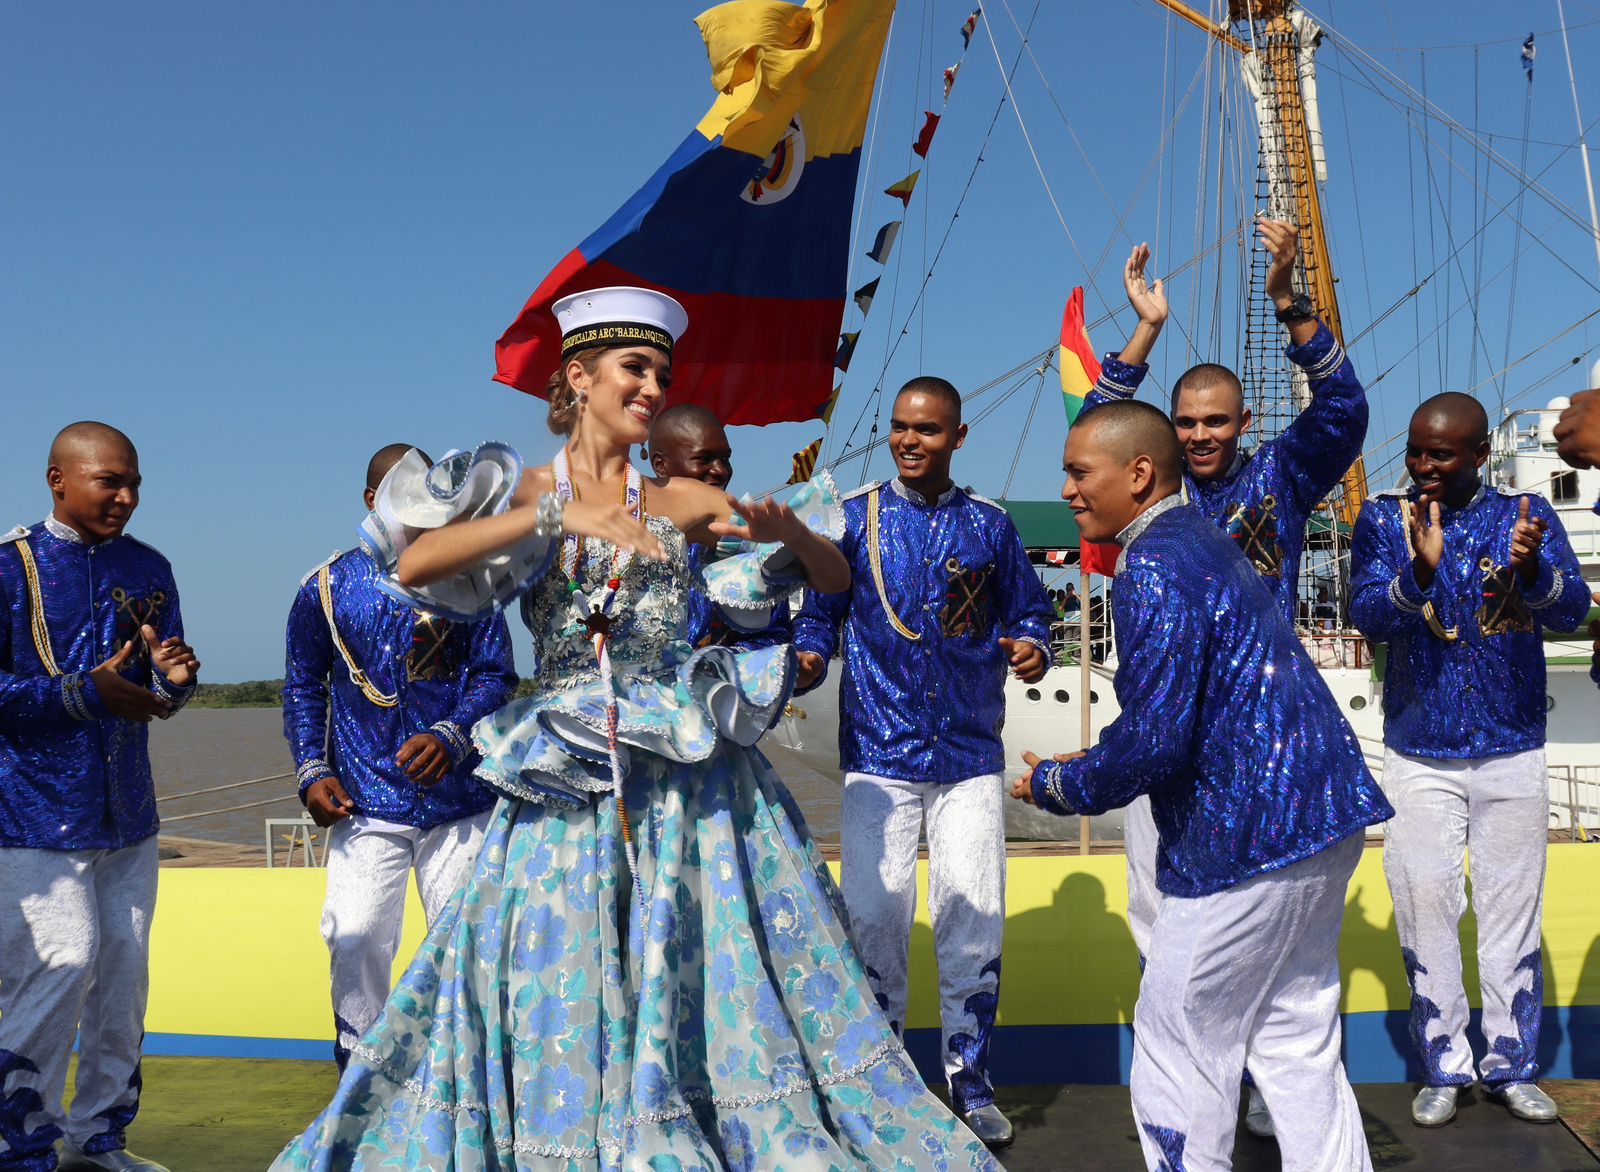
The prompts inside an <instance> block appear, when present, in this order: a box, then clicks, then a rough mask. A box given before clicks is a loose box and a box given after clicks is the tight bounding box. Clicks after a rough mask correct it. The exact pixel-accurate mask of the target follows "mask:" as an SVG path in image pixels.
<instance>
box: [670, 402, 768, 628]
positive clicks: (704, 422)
mask: <svg viewBox="0 0 1600 1172" xmlns="http://www.w3.org/2000/svg"><path fill="white" fill-rule="evenodd" d="M650 470H651V471H652V472H654V473H655V474H656V475H657V476H684V477H687V478H689V479H690V480H699V481H703V482H704V483H706V484H709V485H710V486H711V487H712V488H724V489H725V488H727V487H728V482H729V481H731V480H732V479H733V447H732V445H731V444H729V443H728V432H727V429H726V428H724V427H723V426H722V420H720V419H718V418H717V417H716V415H715V414H714V413H713V412H711V411H710V410H708V409H707V408H705V407H701V406H698V405H697V404H694V403H679V404H677V405H676V406H673V407H668V408H667V409H666V410H665V411H663V412H661V414H659V415H657V416H656V419H655V422H654V423H653V424H651V426H650ZM711 552H712V551H710V550H709V549H707V547H706V546H703V545H690V546H689V568H690V570H691V571H693V572H695V573H696V574H698V572H699V570H700V569H701V568H702V567H703V566H704V565H705V564H706V557H707V554H709V553H711ZM733 613H736V612H730V611H725V610H724V609H723V608H722V607H719V606H713V605H712V603H711V600H710V599H709V598H707V597H706V596H705V593H704V592H703V591H701V590H698V589H695V590H691V591H690V593H689V624H688V629H687V633H686V634H685V635H684V638H685V639H686V640H687V641H688V643H689V646H691V647H707V646H711V645H713V644H715V645H717V646H719V647H736V648H740V649H742V650H746V651H753V650H756V649H757V648H761V647H774V646H777V645H778V644H780V643H788V642H790V641H791V640H792V638H793V637H794V631H793V628H794V622H793V616H792V615H791V612H790V609H789V601H788V599H783V600H780V601H779V602H778V603H776V604H775V605H774V606H773V607H772V609H771V610H770V611H760V612H751V614H757V613H759V614H760V616H761V625H760V626H758V627H755V628H753V629H747V628H743V627H739V626H736V625H734V623H733V622H732V621H731V620H730V617H729V616H730V614H733Z"/></svg>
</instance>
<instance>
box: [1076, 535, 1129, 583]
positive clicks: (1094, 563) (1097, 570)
mask: <svg viewBox="0 0 1600 1172" xmlns="http://www.w3.org/2000/svg"><path fill="white" fill-rule="evenodd" d="M1121 553H1122V547H1121V546H1119V545H1118V544H1117V543H1116V542H1114V541H1104V542H1101V541H1085V542H1083V543H1082V544H1081V545H1079V546H1078V559H1079V561H1080V562H1081V563H1082V565H1083V568H1084V569H1085V570H1086V571H1087V572H1089V573H1091V574H1103V575H1104V576H1105V577H1107V578H1109V577H1111V576H1112V575H1113V574H1115V573H1116V572H1117V557H1118V555H1119V554H1121Z"/></svg>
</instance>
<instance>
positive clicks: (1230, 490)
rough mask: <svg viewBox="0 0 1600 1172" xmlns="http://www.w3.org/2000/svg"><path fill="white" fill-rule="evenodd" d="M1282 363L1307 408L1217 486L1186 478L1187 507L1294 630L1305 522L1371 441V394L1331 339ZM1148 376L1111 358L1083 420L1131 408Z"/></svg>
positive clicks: (1318, 339) (1308, 344) (1320, 330)
mask: <svg viewBox="0 0 1600 1172" xmlns="http://www.w3.org/2000/svg"><path fill="white" fill-rule="evenodd" d="M1285 353H1286V354H1288V356H1289V358H1290V360H1291V361H1293V362H1294V363H1295V364H1296V365H1297V366H1299V367H1300V368H1301V369H1302V370H1304V371H1305V374H1306V379H1307V381H1308V382H1309V383H1310V387H1311V402H1310V403H1309V404H1307V406H1306V408H1305V410H1303V411H1301V412H1300V414H1299V415H1298V416H1296V417H1295V420H1294V422H1293V423H1291V424H1289V426H1288V427H1286V428H1284V429H1283V433H1282V434H1281V435H1279V436H1278V437H1277V438H1275V439H1270V440H1267V441H1266V442H1265V443H1263V444H1262V445H1261V446H1260V447H1258V448H1256V449H1255V450H1254V451H1253V452H1251V453H1249V454H1248V455H1244V456H1241V457H1240V459H1239V461H1238V462H1237V463H1236V464H1235V465H1234V467H1233V468H1232V469H1230V470H1229V472H1228V473H1227V474H1226V475H1225V476H1222V477H1220V478H1219V479H1217V480H1212V481H1206V482H1202V481H1198V480H1196V479H1195V478H1194V477H1192V476H1189V475H1188V474H1187V473H1185V475H1184V488H1185V490H1186V491H1187V494H1188V498H1189V503H1190V504H1191V505H1193V506H1194V507H1195V508H1197V509H1199V510H1200V511H1201V512H1202V513H1204V514H1205V515H1206V516H1207V517H1209V518H1211V520H1212V521H1213V522H1215V523H1216V524H1217V525H1219V526H1220V527H1221V528H1222V529H1223V531H1224V532H1226V533H1227V534H1228V536H1229V537H1231V538H1232V539H1233V540H1234V542H1235V544H1237V545H1238V546H1239V548H1240V549H1242V550H1243V551H1244V554H1245V556H1246V557H1247V558H1249V559H1250V561H1251V563H1252V564H1253V565H1254V566H1255V567H1256V570H1257V572H1258V573H1260V574H1261V576H1262V577H1263V578H1264V579H1266V582H1267V586H1268V588H1269V589H1270V590H1271V591H1272V596H1273V598H1274V599H1275V600H1276V601H1277V603H1278V606H1279V608H1280V609H1281V610H1282V611H1283V613H1284V614H1285V615H1286V616H1287V617H1288V619H1289V621H1290V622H1291V623H1293V622H1294V621H1295V618H1296V609H1297V606H1298V601H1299V581H1300V555H1301V553H1302V552H1303V551H1304V549H1305V543H1306V522H1307V520H1308V519H1309V518H1310V516H1311V512H1312V510H1313V509H1315V508H1316V507H1317V505H1318V504H1320V503H1321V502H1322V501H1323V499H1324V498H1326V497H1327V495H1328V493H1329V492H1331V491H1332V490H1333V487H1334V486H1335V485H1336V484H1338V483H1339V480H1340V479H1341V478H1342V477H1343V476H1344V474H1345V472H1346V471H1347V470H1348V469H1349V468H1350V465H1352V464H1354V463H1355V461H1356V458H1357V457H1358V456H1360V455H1361V445H1362V444H1363V443H1364V442H1365V441H1366V438H1367V393H1366V391H1365V390H1363V389H1362V386H1361V381H1360V380H1359V379H1358V378H1356V372H1355V368H1354V367H1353V366H1352V365H1351V363H1350V360H1349V358H1348V357H1347V356H1346V355H1345V350H1344V347H1343V346H1341V345H1339V343H1338V341H1337V340H1336V339H1335V338H1334V336H1333V334H1332V332H1331V331H1330V330H1329V329H1328V327H1327V326H1325V325H1323V324H1322V323H1320V322H1319V323H1317V332H1316V333H1315V334H1313V335H1312V336H1311V337H1310V338H1309V339H1308V340H1307V341H1305V342H1303V343H1301V344H1300V345H1298V346H1289V347H1288V348H1287V349H1286V350H1285ZM1149 369H1150V368H1149V367H1148V366H1147V365H1145V364H1143V363H1141V364H1140V365H1138V366H1130V365H1129V364H1128V363H1125V362H1120V361H1118V360H1117V359H1116V358H1114V357H1112V356H1111V355H1107V356H1106V359H1105V362H1104V364H1103V366H1102V368H1101V375H1100V381H1099V382H1098V383H1097V384H1096V385H1095V388H1094V390H1092V391H1090V392H1089V395H1088V397H1087V398H1086V399H1085V400H1084V408H1083V409H1084V410H1085V411H1088V410H1090V409H1091V408H1093V407H1095V406H1098V405H1099V404H1101V403H1105V402H1109V401H1111V400H1113V399H1128V398H1132V397H1133V394H1134V392H1135V391H1136V390H1137V389H1138V387H1139V384H1140V383H1141V382H1143V381H1144V376H1145V374H1146V373H1148V371H1149Z"/></svg>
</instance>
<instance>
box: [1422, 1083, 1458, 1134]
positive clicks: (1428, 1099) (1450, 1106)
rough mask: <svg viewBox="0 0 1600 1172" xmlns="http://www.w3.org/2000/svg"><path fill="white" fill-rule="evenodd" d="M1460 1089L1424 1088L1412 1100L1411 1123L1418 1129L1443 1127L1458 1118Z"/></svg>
mask: <svg viewBox="0 0 1600 1172" xmlns="http://www.w3.org/2000/svg"><path fill="white" fill-rule="evenodd" d="M1460 1093H1461V1088H1460V1087H1423V1088H1422V1089H1421V1090H1420V1091H1418V1092H1417V1097H1416V1098H1415V1099H1412V1100H1411V1122H1413V1123H1415V1124H1416V1125H1417V1126H1418V1127H1443V1126H1444V1125H1445V1124H1446V1123H1449V1122H1450V1121H1451V1120H1452V1119H1454V1118H1455V1117H1456V1096H1457V1095H1458V1094H1460Z"/></svg>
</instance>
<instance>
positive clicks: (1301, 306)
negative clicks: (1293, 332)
mask: <svg viewBox="0 0 1600 1172" xmlns="http://www.w3.org/2000/svg"><path fill="white" fill-rule="evenodd" d="M1277 312H1278V321H1279V322H1280V323H1281V324H1282V325H1286V326H1290V325H1293V324H1294V323H1295V322H1297V321H1309V320H1310V319H1312V318H1314V317H1316V316H1317V307H1316V306H1315V305H1313V304H1312V303H1311V298H1309V297H1307V296H1306V295H1305V294H1304V293H1296V294H1295V295H1294V300H1292V301H1290V302H1289V304H1288V305H1285V306H1284V307H1283V308H1282V309H1280V310H1278V311H1277Z"/></svg>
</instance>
